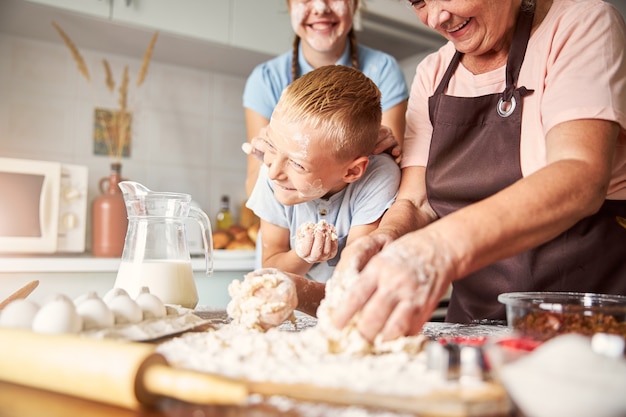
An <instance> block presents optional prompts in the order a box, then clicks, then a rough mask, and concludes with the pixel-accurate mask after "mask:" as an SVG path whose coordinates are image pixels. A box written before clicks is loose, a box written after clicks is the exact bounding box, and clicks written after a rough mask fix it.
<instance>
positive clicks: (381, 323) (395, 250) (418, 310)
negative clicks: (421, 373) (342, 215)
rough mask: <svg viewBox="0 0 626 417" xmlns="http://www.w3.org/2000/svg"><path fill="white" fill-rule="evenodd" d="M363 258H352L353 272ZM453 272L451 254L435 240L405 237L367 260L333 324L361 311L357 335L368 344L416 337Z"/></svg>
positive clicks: (341, 323)
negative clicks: (376, 339) (380, 337)
mask: <svg viewBox="0 0 626 417" xmlns="http://www.w3.org/2000/svg"><path fill="white" fill-rule="evenodd" d="M356 243H357V242H355V244H356ZM364 243H365V242H364ZM350 248H351V249H352V245H350ZM377 248H378V249H380V248H381V246H380V244H378V246H375V244H372V246H371V248H368V247H365V248H364V249H363V250H364V251H365V252H368V251H369V252H368V253H372V252H373V251H375V249H377ZM347 249H348V248H346V250H347ZM344 252H345V251H344ZM342 258H343V253H342ZM364 258H366V256H364V255H363V256H361V258H359V257H356V258H353V261H352V262H353V264H352V266H356V265H359V264H362V263H363V262H362V260H363V259H364ZM355 259H356V261H355ZM453 272H454V271H453V268H452V262H451V256H450V253H449V250H448V249H447V248H446V247H445V244H442V239H441V238H440V237H439V236H437V235H435V234H434V233H431V232H429V231H426V230H420V231H417V232H413V233H409V234H408V235H405V236H403V237H401V238H399V239H397V240H396V241H394V242H392V243H389V244H388V245H386V246H385V247H384V248H382V250H381V251H380V253H378V254H376V255H374V256H373V257H371V259H370V260H369V262H368V263H367V264H366V265H365V266H364V267H363V270H362V271H361V272H360V276H359V278H358V280H357V282H358V285H357V286H356V287H354V288H351V289H350V291H348V293H347V294H346V296H345V302H344V303H343V304H342V307H341V308H340V309H338V310H337V311H336V312H335V314H334V316H333V323H334V325H335V326H336V327H337V328H340V329H341V328H343V327H344V326H345V325H346V324H347V323H348V322H349V321H350V320H351V319H352V317H353V316H354V315H355V314H356V313H357V312H359V311H360V312H361V315H360V317H359V318H358V321H357V324H356V325H357V329H358V330H359V333H361V335H362V336H363V337H364V338H365V339H367V340H369V341H370V342H371V341H373V340H374V339H375V338H376V336H377V335H378V334H381V335H382V338H383V340H392V339H395V338H397V337H400V336H409V335H415V334H417V333H418V332H419V331H420V329H421V328H422V326H423V325H424V323H426V322H427V321H428V320H429V319H430V316H431V314H432V312H433V311H434V310H435V308H436V307H437V304H438V303H439V300H440V299H441V297H442V296H443V295H444V293H445V292H446V290H447V289H448V286H449V284H450V281H451V277H452V274H453Z"/></svg>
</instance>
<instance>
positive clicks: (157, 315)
mask: <svg viewBox="0 0 626 417" xmlns="http://www.w3.org/2000/svg"><path fill="white" fill-rule="evenodd" d="M135 301H136V302H137V304H139V307H140V308H141V311H142V312H143V318H144V319H162V318H163V317H165V315H166V314H167V311H166V309H165V305H164V304H163V301H161V299H160V298H159V297H157V296H156V295H154V294H150V289H149V288H148V287H141V290H140V291H139V295H138V296H137V298H136V299H135Z"/></svg>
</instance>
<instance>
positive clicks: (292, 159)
mask: <svg viewBox="0 0 626 417" xmlns="http://www.w3.org/2000/svg"><path fill="white" fill-rule="evenodd" d="M379 94H380V93H379V91H378V89H377V88H376V86H375V85H374V84H373V83H372V82H371V80H369V79H368V78H367V77H365V76H364V75H363V74H362V73H360V72H359V71H358V70H354V69H351V68H348V67H341V66H334V65H333V66H327V67H322V68H318V69H316V70H314V71H312V72H310V73H308V74H305V75H304V76H303V77H301V78H299V79H298V80H296V81H295V82H294V83H292V84H291V85H290V86H289V87H288V88H287V89H286V90H285V91H284V92H283V94H282V96H281V98H280V100H279V102H278V105H277V106H276V109H275V110H274V113H273V114H272V118H271V120H270V124H269V126H268V127H267V129H266V130H265V132H264V133H263V134H262V135H261V137H260V138H259V139H260V140H259V141H258V142H257V144H256V145H255V146H257V147H259V148H262V150H263V151H264V161H263V162H264V163H265V165H267V167H268V176H269V179H270V180H272V182H273V184H274V196H275V197H276V199H277V200H278V201H279V202H280V203H281V204H284V205H287V206H290V205H294V204H299V203H303V202H307V201H311V200H314V199H318V198H328V197H330V196H331V195H333V194H335V193H337V192H339V191H341V190H342V189H343V188H345V187H346V186H347V185H348V184H349V183H351V182H354V181H356V180H358V179H359V178H360V177H361V176H362V175H363V174H364V172H365V170H366V169H367V165H368V163H369V158H368V155H369V154H370V152H371V150H372V149H373V147H374V145H375V143H376V139H377V136H378V130H379V127H380V117H381V116H380V96H379ZM377 99H378V101H377ZM363 102H366V103H373V104H362V103H363ZM359 103H360V104H359Z"/></svg>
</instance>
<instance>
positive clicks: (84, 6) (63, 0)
mask: <svg viewBox="0 0 626 417" xmlns="http://www.w3.org/2000/svg"><path fill="white" fill-rule="evenodd" d="M28 1H30V2H32V3H39V4H43V5H46V6H52V7H58V8H61V9H67V10H71V11H73V12H79V13H83V14H87V15H90V16H96V17H102V18H105V19H108V18H109V17H110V16H111V1H112V0H28Z"/></svg>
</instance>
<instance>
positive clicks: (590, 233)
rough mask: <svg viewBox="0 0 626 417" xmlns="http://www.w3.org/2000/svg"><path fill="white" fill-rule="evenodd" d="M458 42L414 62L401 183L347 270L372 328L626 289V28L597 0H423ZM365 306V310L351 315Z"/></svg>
mask: <svg viewBox="0 0 626 417" xmlns="http://www.w3.org/2000/svg"><path fill="white" fill-rule="evenodd" d="M410 4H411V6H412V8H413V10H414V11H415V13H416V15H417V16H418V17H419V19H420V20H421V21H422V22H423V23H424V24H426V25H428V26H430V27H431V28H433V29H434V30H436V31H437V32H439V33H440V34H441V35H442V36H443V37H445V38H446V39H447V40H448V43H447V44H446V45H445V46H443V47H442V48H441V49H440V50H439V51H437V52H435V53H433V54H432V55H430V56H428V57H427V58H426V59H424V60H423V62H421V63H420V65H419V66H418V68H417V71H416V75H415V79H414V81H413V85H412V89H411V93H410V98H409V105H408V110H407V130H406V135H405V145H404V156H403V160H402V182H401V185H400V191H399V194H398V198H397V200H396V202H395V203H394V204H393V206H392V207H391V208H390V209H389V210H388V211H387V213H386V214H385V216H384V217H383V219H382V222H381V224H380V227H379V228H378V230H377V231H375V232H373V233H372V234H370V235H368V236H366V237H363V238H361V239H360V240H357V241H355V242H354V243H353V244H352V245H350V246H348V247H346V249H345V250H344V252H343V254H342V258H341V261H340V263H339V265H338V266H337V269H336V272H335V273H336V274H337V273H341V274H348V273H350V274H358V275H359V276H358V280H357V282H358V286H357V287H356V288H353V289H352V290H351V291H350V292H349V293H348V294H347V295H346V297H345V304H344V305H343V307H341V308H340V309H339V310H337V311H335V312H334V315H333V322H334V324H335V325H336V326H337V327H339V328H342V327H344V326H345V325H346V324H347V323H348V322H349V321H350V320H351V319H352V318H353V317H356V318H355V320H356V321H357V328H358V330H359V332H360V333H361V334H362V335H363V336H364V337H365V338H366V339H368V340H373V339H374V338H375V337H376V336H377V335H379V334H380V335H381V336H382V338H383V339H393V338H395V337H398V336H402V335H410V334H415V333H417V332H418V331H419V330H420V329H421V327H422V325H423V324H424V323H425V322H426V321H427V320H428V319H429V318H430V316H431V313H432V312H433V310H434V309H435V307H436V306H437V304H438V301H439V300H440V299H441V297H442V296H443V295H444V293H445V292H446V291H447V289H448V288H449V286H450V285H452V288H453V291H452V296H451V300H450V305H449V308H448V314H447V317H446V320H447V321H450V322H458V323H469V322H472V321H475V320H482V319H492V320H498V319H504V318H505V312H504V309H503V306H502V305H501V304H500V303H499V302H498V300H497V297H498V294H500V293H503V292H510V291H577V292H596V293H611V294H626V228H625V226H624V225H625V224H626V201H625V200H626V131H625V128H626V57H625V56H624V55H625V47H626V28H625V25H624V20H623V18H622V17H621V15H620V14H619V13H618V12H617V11H616V10H615V9H614V8H613V7H612V6H611V5H609V4H607V3H605V2H603V1H600V0H535V1H533V0H413V1H410ZM357 312H360V314H359V315H358V316H355V314H356V313H357Z"/></svg>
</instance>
